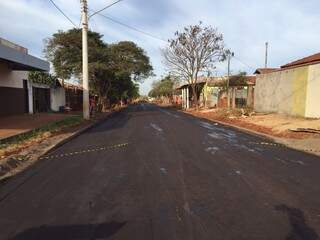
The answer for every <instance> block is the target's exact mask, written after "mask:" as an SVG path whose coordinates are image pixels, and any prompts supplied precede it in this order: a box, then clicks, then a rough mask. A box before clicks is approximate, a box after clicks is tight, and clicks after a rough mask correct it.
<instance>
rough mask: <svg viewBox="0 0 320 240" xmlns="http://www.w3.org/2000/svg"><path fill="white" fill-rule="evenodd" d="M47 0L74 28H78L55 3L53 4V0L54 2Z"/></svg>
mask: <svg viewBox="0 0 320 240" xmlns="http://www.w3.org/2000/svg"><path fill="white" fill-rule="evenodd" d="M49 1H50V2H51V3H52V5H53V6H54V7H55V8H56V9H58V11H59V12H60V13H61V14H62V15H63V16H64V17H65V18H66V19H68V20H69V22H70V23H71V24H72V25H73V26H75V27H76V28H78V26H77V25H76V24H75V23H74V22H73V21H72V20H71V19H70V18H69V17H68V16H67V15H66V14H65V13H64V12H63V11H62V10H61V9H60V8H59V7H58V6H57V4H55V2H54V1H53V0H49Z"/></svg>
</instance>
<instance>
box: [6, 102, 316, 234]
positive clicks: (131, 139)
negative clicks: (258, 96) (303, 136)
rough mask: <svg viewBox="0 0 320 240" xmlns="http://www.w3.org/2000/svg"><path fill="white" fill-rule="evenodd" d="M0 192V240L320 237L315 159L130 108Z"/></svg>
mask: <svg viewBox="0 0 320 240" xmlns="http://www.w3.org/2000/svg"><path fill="white" fill-rule="evenodd" d="M47 157H48V158H44V159H43V160H41V161H39V162H38V163H37V164H36V165H35V166H33V167H32V168H30V169H28V170H27V171H25V172H24V173H22V174H20V175H18V176H17V177H15V178H14V179H11V180H9V181H8V182H7V183H5V184H2V185H1V187H0V239H15V240H16V239H24V240H30V239H41V240H48V239H49V240H50V239H58V240H62V239H121V240H122V239H130V240H144V239H146V240H152V239H157V240H171V239H172V240H173V239H177V240H178V239H179V240H189V239H190V240H191V239H194V240H202V239H208V240H209V239H210V240H212V239H215V240H219V239H221V240H222V239H224V240H226V239H236V240H240V239H243V240H250V239H272V240H277V239H279V240H280V239H281V240H282V239H289V240H300V239H301V240H315V239H319V236H320V158H318V157H315V156H313V155H309V154H306V153H302V152H298V151H294V150H291V149H287V148H285V147H283V146H280V145H276V144H273V143H271V142H269V141H267V140H265V139H263V138H260V137H257V136H252V135H249V134H246V133H243V132H240V131H237V130H234V129H231V128H228V127H224V126H221V125H220V124H215V123H212V122H208V121H206V120H203V119H198V118H195V117H193V116H190V115H187V114H184V113H182V112H177V111H174V110H171V109H165V108H160V107H158V106H155V105H150V104H139V105H132V106H130V107H129V108H127V109H125V110H123V111H121V112H119V113H116V114H114V115H113V116H112V117H111V118H109V119H108V120H106V121H105V122H103V123H102V124H100V125H98V126H96V127H95V128H92V129H91V130H89V131H87V132H85V133H84V134H82V135H80V136H79V137H77V138H75V139H73V140H72V141H70V142H68V143H66V144H65V145H63V146H62V147H60V148H59V149H57V150H55V151H54V152H52V153H50V154H49V156H47Z"/></svg>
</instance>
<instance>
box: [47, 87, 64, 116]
mask: <svg viewBox="0 0 320 240" xmlns="http://www.w3.org/2000/svg"><path fill="white" fill-rule="evenodd" d="M50 100H51V109H52V110H53V111H59V107H60V106H65V105H66V92H65V89H64V88H62V87H57V88H51V89H50Z"/></svg>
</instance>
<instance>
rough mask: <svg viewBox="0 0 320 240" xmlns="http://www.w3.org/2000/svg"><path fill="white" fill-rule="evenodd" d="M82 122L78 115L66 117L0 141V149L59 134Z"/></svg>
mask: <svg viewBox="0 0 320 240" xmlns="http://www.w3.org/2000/svg"><path fill="white" fill-rule="evenodd" d="M82 121H83V118H82V117H81V116H80V115H79V116H78V115H77V116H70V117H67V118H65V119H63V120H60V121H57V122H53V123H50V124H47V125H45V126H42V127H40V128H36V129H33V130H31V131H29V132H26V133H22V134H19V135H17V136H13V137H10V138H7V139H3V140H0V149H4V148H7V147H9V146H10V145H15V144H21V143H23V142H25V141H27V140H31V139H33V138H38V137H45V136H50V135H52V134H53V133H56V132H59V131H61V130H63V129H66V128H69V127H72V126H76V125H79V124H80V123H81V122H82Z"/></svg>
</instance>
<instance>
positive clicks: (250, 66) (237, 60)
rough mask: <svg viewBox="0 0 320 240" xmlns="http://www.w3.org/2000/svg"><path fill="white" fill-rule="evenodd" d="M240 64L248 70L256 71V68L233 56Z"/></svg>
mask: <svg viewBox="0 0 320 240" xmlns="http://www.w3.org/2000/svg"><path fill="white" fill-rule="evenodd" d="M233 57H234V58H235V59H236V60H237V61H238V62H240V63H242V64H243V65H245V66H247V67H248V68H251V69H252V70H256V69H255V68H254V67H252V66H250V65H249V64H247V63H245V62H243V61H242V60H241V59H239V58H237V57H236V56H233Z"/></svg>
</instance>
